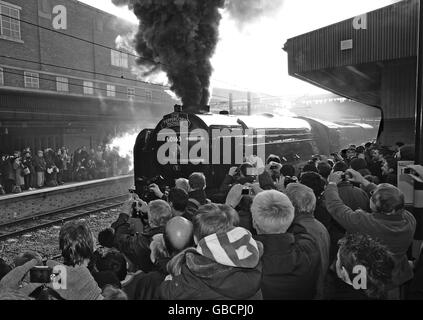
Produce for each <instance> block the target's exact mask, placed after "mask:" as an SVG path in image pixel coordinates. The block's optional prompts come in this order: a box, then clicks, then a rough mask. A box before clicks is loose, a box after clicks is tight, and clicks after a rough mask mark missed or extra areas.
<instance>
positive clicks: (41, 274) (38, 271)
mask: <svg viewBox="0 0 423 320" xmlns="http://www.w3.org/2000/svg"><path fill="white" fill-rule="evenodd" d="M52 275H53V269H52V268H50V267H48V266H35V267H33V268H32V269H31V270H29V281H30V282H32V283H50V282H51V277H52Z"/></svg>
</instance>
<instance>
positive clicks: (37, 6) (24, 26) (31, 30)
mask: <svg viewBox="0 0 423 320" xmlns="http://www.w3.org/2000/svg"><path fill="white" fill-rule="evenodd" d="M137 29H138V26H137V25H134V24H132V23H129V22H127V21H125V20H122V19H119V18H117V17H115V16H113V15H110V14H108V13H106V12H103V11H101V10H98V9H96V8H93V7H91V6H88V5H86V4H83V3H81V2H79V1H76V0H31V1H28V0H7V1H3V0H1V1H0V152H13V151H14V150H19V149H21V148H23V147H26V146H29V147H31V148H32V149H33V150H37V149H41V148H46V147H52V148H58V147H61V146H67V147H69V148H70V149H71V150H73V149H75V148H77V147H80V146H83V145H85V146H88V147H90V146H95V145H96V144H98V143H101V142H103V139H104V138H105V137H107V136H113V135H114V134H117V132H119V131H125V130H126V129H128V128H133V127H136V126H139V127H141V128H142V127H146V126H151V124H152V123H156V122H157V121H158V120H159V119H161V116H162V115H163V114H164V113H168V112H170V111H171V110H172V108H173V105H174V103H175V100H174V99H173V98H172V97H171V96H170V95H169V94H168V93H167V91H168V89H169V88H167V87H164V86H161V85H154V84H150V83H147V82H142V81H139V80H137V79H138V78H137V75H139V69H138V68H137V64H136V57H135V55H134V53H133V52H131V49H130V46H128V41H130V40H131V39H132V38H133V35H134V33H135V32H136V31H137Z"/></svg>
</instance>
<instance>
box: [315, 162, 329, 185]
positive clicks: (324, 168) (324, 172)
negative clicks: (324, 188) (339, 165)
mask: <svg viewBox="0 0 423 320" xmlns="http://www.w3.org/2000/svg"><path fill="white" fill-rule="evenodd" d="M317 172H318V173H319V174H320V175H321V176H322V178H323V179H324V180H325V182H326V183H327V181H328V177H329V175H330V173H331V172H332V167H331V166H330V164H329V163H327V162H323V161H320V162H319V163H318V164H317Z"/></svg>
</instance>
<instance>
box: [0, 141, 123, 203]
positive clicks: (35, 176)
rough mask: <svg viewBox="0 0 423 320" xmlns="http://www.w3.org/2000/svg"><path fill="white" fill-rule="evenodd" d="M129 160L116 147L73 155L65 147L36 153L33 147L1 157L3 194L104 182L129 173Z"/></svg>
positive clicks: (90, 150)
mask: <svg viewBox="0 0 423 320" xmlns="http://www.w3.org/2000/svg"><path fill="white" fill-rule="evenodd" d="M130 162H131V161H130V158H129V156H127V157H121V156H120V155H119V152H118V150H117V148H116V147H114V148H110V147H109V146H101V145H100V146H98V147H97V148H96V149H88V148H87V147H81V148H78V149H77V150H75V151H74V152H71V151H69V149H68V148H66V147H62V148H59V149H57V150H56V151H55V150H53V149H51V148H47V149H45V150H38V151H37V152H36V153H33V152H32V150H31V149H30V148H25V149H24V150H23V151H15V152H14V153H13V155H11V154H3V155H1V157H0V195H4V194H8V193H21V192H23V191H32V190H35V189H40V188H44V187H55V186H58V185H62V184H64V183H66V182H72V181H77V182H79V181H86V180H93V179H103V178H107V177H113V176H118V175H121V174H127V173H129V168H130Z"/></svg>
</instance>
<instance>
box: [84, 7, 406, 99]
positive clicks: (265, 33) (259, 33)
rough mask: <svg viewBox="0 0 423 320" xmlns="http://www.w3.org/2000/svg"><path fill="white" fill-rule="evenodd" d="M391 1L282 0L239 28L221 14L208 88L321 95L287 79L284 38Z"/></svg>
mask: <svg viewBox="0 0 423 320" xmlns="http://www.w3.org/2000/svg"><path fill="white" fill-rule="evenodd" d="M80 1H81V2H85V3H87V4H89V5H91V6H93V7H97V8H99V9H101V10H104V11H107V12H110V13H112V14H114V15H117V16H120V17H122V18H125V19H127V20H130V21H132V22H137V19H136V17H135V15H134V14H133V13H132V12H130V11H129V10H128V9H126V8H117V7H115V6H114V5H113V4H112V2H111V0H80ZM239 1H242V0H239ZM395 2H398V0H285V2H284V4H283V5H282V7H281V8H280V10H279V11H277V12H273V15H272V16H271V17H266V18H262V19H260V20H258V21H256V22H254V23H251V24H249V25H247V26H244V27H243V28H242V30H241V29H240V28H239V26H238V25H237V24H235V23H234V22H233V21H231V19H230V18H229V16H228V15H227V14H225V12H223V19H222V22H221V25H220V41H219V43H218V44H217V48H216V53H215V55H214V57H213V58H212V65H213V67H214V73H213V77H212V86H214V87H220V88H231V89H241V90H250V91H254V92H261V93H265V94H271V95H275V96H287V95H304V94H319V93H324V92H325V91H323V90H321V89H319V88H317V87H315V86H312V85H310V84H307V83H305V82H303V81H301V80H298V79H295V78H293V77H290V76H289V75H288V66H287V62H288V57H287V54H286V52H285V51H283V50H282V48H283V46H284V44H285V43H286V41H287V39H289V38H291V37H294V36H297V35H300V34H303V33H306V32H309V31H312V30H315V29H318V28H321V27H324V26H327V25H329V24H333V23H336V22H339V21H342V20H345V19H348V18H351V17H354V16H357V15H360V14H363V13H366V12H368V11H372V10H375V9H378V8H381V7H384V6H387V5H390V4H392V3H395Z"/></svg>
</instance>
